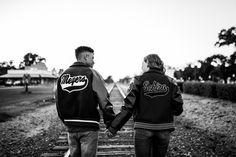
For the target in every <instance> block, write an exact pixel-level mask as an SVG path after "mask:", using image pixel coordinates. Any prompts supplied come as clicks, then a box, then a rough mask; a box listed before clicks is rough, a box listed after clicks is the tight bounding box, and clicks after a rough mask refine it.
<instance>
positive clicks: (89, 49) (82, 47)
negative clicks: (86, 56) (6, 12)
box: [75, 46, 94, 59]
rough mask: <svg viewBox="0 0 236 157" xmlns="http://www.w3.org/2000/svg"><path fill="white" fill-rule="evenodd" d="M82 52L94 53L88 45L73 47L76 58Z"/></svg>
mask: <svg viewBox="0 0 236 157" xmlns="http://www.w3.org/2000/svg"><path fill="white" fill-rule="evenodd" d="M83 52H90V53H94V50H93V49H92V48H91V47H88V46H80V47H78V48H77V49H75V57H76V59H78V58H79V55H80V54H81V53H83Z"/></svg>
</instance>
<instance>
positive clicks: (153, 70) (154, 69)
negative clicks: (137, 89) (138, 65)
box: [145, 68, 164, 75]
mask: <svg viewBox="0 0 236 157" xmlns="http://www.w3.org/2000/svg"><path fill="white" fill-rule="evenodd" d="M153 72H154V73H159V74H162V75H164V72H163V71H161V70H160V69H158V68H150V69H149V70H148V71H147V72H145V73H153Z"/></svg>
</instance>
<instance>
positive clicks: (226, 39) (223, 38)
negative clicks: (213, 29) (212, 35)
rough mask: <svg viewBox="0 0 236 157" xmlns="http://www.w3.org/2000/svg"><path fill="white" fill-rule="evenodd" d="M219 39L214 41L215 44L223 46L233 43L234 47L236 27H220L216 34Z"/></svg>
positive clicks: (235, 43) (235, 44)
mask: <svg viewBox="0 0 236 157" xmlns="http://www.w3.org/2000/svg"><path fill="white" fill-rule="evenodd" d="M218 38H219V40H218V41H217V42H216V43H215V45H216V46H219V47H221V46H224V45H231V44H234V46H235V47H236V27H231V28H229V29H228V30H226V29H222V30H221V31H220V33H219V35H218Z"/></svg>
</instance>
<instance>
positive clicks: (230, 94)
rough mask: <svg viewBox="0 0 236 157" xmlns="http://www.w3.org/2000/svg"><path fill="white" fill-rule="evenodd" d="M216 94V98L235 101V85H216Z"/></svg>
mask: <svg viewBox="0 0 236 157" xmlns="http://www.w3.org/2000/svg"><path fill="white" fill-rule="evenodd" d="M216 94H217V96H218V98H221V99H227V100H231V101H236V84H217V85H216Z"/></svg>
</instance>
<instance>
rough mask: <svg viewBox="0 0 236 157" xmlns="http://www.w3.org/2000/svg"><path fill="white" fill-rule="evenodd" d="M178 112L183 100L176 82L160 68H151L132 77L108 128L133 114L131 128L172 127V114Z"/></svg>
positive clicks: (115, 129) (155, 128) (113, 129)
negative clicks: (126, 92) (126, 93)
mask: <svg viewBox="0 0 236 157" xmlns="http://www.w3.org/2000/svg"><path fill="white" fill-rule="evenodd" d="M182 112H183V100H182V96H181V92H180V90H179V88H178V86H177V84H176V83H175V82H174V80H173V79H172V78H170V77H168V76H166V75H164V73H163V72H161V71H160V70H158V69H156V68H151V69H150V70H149V71H147V72H145V73H143V74H142V75H140V76H136V77H135V78H134V80H133V82H132V83H131V84H130V88H129V92H128V95H127V96H126V98H125V99H124V105H123V106H122V107H121V111H120V113H118V114H117V116H116V118H115V120H113V121H112V123H111V126H110V127H109V130H110V131H111V132H112V133H116V132H117V131H118V130H120V129H121V127H122V126H123V125H124V124H125V123H126V122H127V121H128V120H129V118H130V117H131V116H132V115H133V119H134V128H141V129H148V130H170V131H173V130H174V123H173V121H174V118H173V117H174V115H175V116H177V115H180V114H181V113H182Z"/></svg>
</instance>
